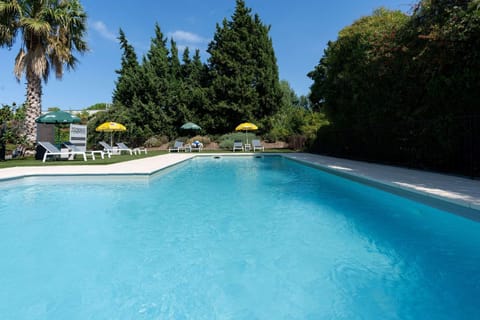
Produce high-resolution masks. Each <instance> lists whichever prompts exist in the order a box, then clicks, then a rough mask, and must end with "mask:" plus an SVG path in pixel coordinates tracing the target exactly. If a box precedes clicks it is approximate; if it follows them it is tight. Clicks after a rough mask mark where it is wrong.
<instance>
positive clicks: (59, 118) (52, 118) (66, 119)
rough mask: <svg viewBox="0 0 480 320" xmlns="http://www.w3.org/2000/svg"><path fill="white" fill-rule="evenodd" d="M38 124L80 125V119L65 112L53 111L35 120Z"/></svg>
mask: <svg viewBox="0 0 480 320" xmlns="http://www.w3.org/2000/svg"><path fill="white" fill-rule="evenodd" d="M35 122H37V123H52V124H58V123H80V118H79V117H76V116H74V115H72V114H71V113H69V112H65V111H52V112H48V113H45V114H42V115H41V116H40V117H38V118H37V119H35Z"/></svg>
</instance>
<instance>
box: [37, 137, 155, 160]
mask: <svg viewBox="0 0 480 320" xmlns="http://www.w3.org/2000/svg"><path fill="white" fill-rule="evenodd" d="M99 143H100V145H101V146H102V147H103V150H83V149H81V148H79V147H78V146H76V145H75V144H73V143H70V142H65V143H63V144H64V145H65V146H66V148H65V149H58V148H57V147H56V146H55V145H53V144H52V143H51V142H48V141H38V144H39V145H41V146H42V147H43V148H44V149H45V153H44V154H43V162H45V161H46V160H47V158H48V157H56V156H60V157H61V158H67V159H73V158H75V156H76V155H81V156H83V160H84V161H87V156H90V157H91V158H92V160H95V155H99V156H100V157H101V158H102V159H104V158H105V154H106V155H107V156H108V157H109V158H110V157H111V156H112V155H113V154H121V153H122V151H125V152H127V153H130V154H131V155H132V154H140V153H141V152H142V151H143V152H144V153H145V154H147V149H146V148H143V147H142V148H134V149H130V148H129V147H127V146H126V145H125V144H124V143H122V142H119V143H117V146H116V147H112V146H110V145H109V144H108V143H106V142H105V141H100V142H99Z"/></svg>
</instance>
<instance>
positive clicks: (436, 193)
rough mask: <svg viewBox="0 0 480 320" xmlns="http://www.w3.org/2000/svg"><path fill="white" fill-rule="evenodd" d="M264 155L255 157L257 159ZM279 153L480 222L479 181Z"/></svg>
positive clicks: (100, 170)
mask: <svg viewBox="0 0 480 320" xmlns="http://www.w3.org/2000/svg"><path fill="white" fill-rule="evenodd" d="M259 154H260V153H255V155H259ZM239 155H242V156H251V155H253V153H231V152H229V153H211V154H210V153H200V154H199V153H183V152H182V153H168V154H164V155H159V156H154V157H149V158H142V159H136V160H132V161H125V162H119V163H115V164H109V165H62V166H32V167H12V168H4V169H0V182H1V181H2V180H12V179H18V178H24V177H36V176H65V177H68V176H71V177H75V176H78V175H137V176H138V175H140V176H149V175H151V174H153V173H156V172H158V171H160V170H162V169H165V168H168V167H171V166H173V165H175V164H177V163H180V162H183V161H185V160H188V159H191V158H194V157H197V156H202V157H204V156H215V157H223V156H239ZM263 155H280V156H283V157H285V158H289V159H292V160H295V161H299V162H302V163H306V164H309V165H312V166H315V167H318V168H320V169H322V170H325V171H327V172H330V173H333V174H336V175H339V176H343V177H346V178H349V179H353V180H356V181H359V182H362V183H366V184H370V185H373V186H375V187H380V188H382V189H385V190H387V191H389V192H392V193H396V194H400V195H403V196H407V197H409V198H412V199H414V200H419V201H422V202H425V203H427V204H430V205H433V206H435V207H441V208H445V209H446V210H449V211H452V212H454V213H458V214H460V215H464V216H467V217H469V218H472V219H474V220H480V180H473V179H469V178H465V177H459V176H453V175H446V174H439V173H434V172H427V171H420V170H413V169H408V168H401V167H393V166H387V165H380V164H373V163H366V162H360V161H353V160H347V159H340V158H333V157H326V156H321V155H315V154H309V153H281V154H273V153H263Z"/></svg>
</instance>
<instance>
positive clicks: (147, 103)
mask: <svg viewBox="0 0 480 320" xmlns="http://www.w3.org/2000/svg"><path fill="white" fill-rule="evenodd" d="M250 11H251V10H250V9H248V8H246V7H245V3H244V2H243V1H237V7H236V11H235V13H234V15H233V17H232V21H230V22H227V20H225V21H224V27H223V28H220V27H218V26H217V32H216V34H215V36H214V40H213V41H212V42H211V43H210V45H209V53H210V54H211V57H210V60H209V65H206V64H204V63H202V61H201V58H200V52H199V50H196V51H195V53H194V55H193V57H191V56H190V50H189V49H188V48H187V49H186V50H185V51H184V53H183V55H182V57H181V60H180V59H179V52H178V48H177V45H176V43H175V41H174V40H173V39H171V40H170V41H169V42H168V40H167V39H166V38H165V37H164V35H163V33H162V32H161V30H160V27H159V25H158V24H157V25H155V36H154V37H153V38H152V40H151V45H150V49H149V51H148V52H147V54H146V55H145V56H144V57H143V58H142V60H141V63H139V61H138V58H137V56H136V54H135V50H134V49H133V47H132V46H131V45H130V44H129V43H128V41H127V39H126V36H125V34H124V33H123V31H122V30H120V36H119V40H120V46H121V49H122V50H123V54H122V61H121V68H120V70H118V71H117V73H118V75H119V77H118V80H117V83H116V88H115V91H114V93H113V105H112V106H111V107H110V108H109V109H108V110H107V112H105V113H102V114H99V115H98V116H97V115H96V116H95V118H94V121H91V122H92V124H91V126H92V128H91V129H94V127H96V126H98V125H99V124H100V123H102V122H103V121H118V122H121V123H122V124H124V125H125V126H126V127H127V132H126V133H123V134H121V135H122V138H123V140H125V141H126V142H129V143H130V144H131V145H136V144H143V143H144V142H145V141H146V140H147V139H149V138H151V137H154V136H159V135H160V136H168V137H169V138H170V139H173V138H175V137H177V136H178V135H179V134H181V132H180V131H179V130H180V126H181V125H182V124H184V123H185V122H188V121H193V122H195V123H197V124H199V125H200V126H201V127H202V128H203V130H204V131H205V132H208V133H210V134H213V133H220V134H223V133H226V132H231V131H233V130H234V128H235V127H236V126H237V125H238V124H239V123H241V122H245V121H251V122H256V123H261V124H262V125H263V128H262V129H263V132H266V131H267V130H268V129H269V127H268V126H269V125H270V122H269V121H267V119H268V117H270V116H271V115H273V114H275V113H276V112H277V111H278V110H279V109H280V108H281V103H282V101H281V99H282V91H281V90H280V87H279V80H278V68H277V65H276V58H275V54H274V52H273V46H272V42H271V39H270V38H269V36H268V32H269V27H267V26H264V25H263V24H262V22H261V21H260V18H259V17H258V16H256V15H255V16H252V15H251V13H250ZM167 43H169V47H167ZM91 129H90V131H89V132H92V130H91ZM104 136H105V134H102V133H98V134H97V136H96V137H95V138H93V139H95V140H98V139H99V138H100V137H104Z"/></svg>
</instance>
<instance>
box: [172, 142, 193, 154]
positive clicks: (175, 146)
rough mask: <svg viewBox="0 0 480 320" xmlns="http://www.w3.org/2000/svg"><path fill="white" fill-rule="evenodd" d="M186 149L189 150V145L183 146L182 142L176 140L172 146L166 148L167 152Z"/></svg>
mask: <svg viewBox="0 0 480 320" xmlns="http://www.w3.org/2000/svg"><path fill="white" fill-rule="evenodd" d="M187 150H188V151H191V148H190V146H184V145H183V142H182V141H178V140H177V141H175V143H174V144H173V147H171V148H168V152H172V151H177V152H180V151H187Z"/></svg>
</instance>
